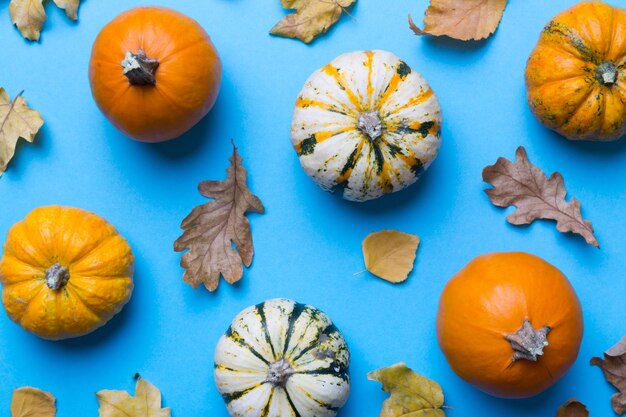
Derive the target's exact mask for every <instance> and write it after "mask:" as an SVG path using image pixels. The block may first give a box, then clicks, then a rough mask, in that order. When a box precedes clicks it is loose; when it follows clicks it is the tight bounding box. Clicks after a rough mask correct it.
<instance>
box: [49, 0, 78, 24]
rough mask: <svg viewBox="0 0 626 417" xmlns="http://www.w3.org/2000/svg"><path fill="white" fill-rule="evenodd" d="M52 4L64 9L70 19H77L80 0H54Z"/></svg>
mask: <svg viewBox="0 0 626 417" xmlns="http://www.w3.org/2000/svg"><path fill="white" fill-rule="evenodd" d="M54 4H56V5H57V7H59V8H61V9H63V10H65V14H66V15H67V17H69V18H70V19H72V20H76V19H78V6H80V0H54Z"/></svg>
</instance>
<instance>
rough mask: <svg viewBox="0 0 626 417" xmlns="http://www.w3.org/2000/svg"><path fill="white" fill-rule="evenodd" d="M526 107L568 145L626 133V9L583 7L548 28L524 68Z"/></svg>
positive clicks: (597, 4) (587, 4) (596, 4)
mask: <svg viewBox="0 0 626 417" xmlns="http://www.w3.org/2000/svg"><path fill="white" fill-rule="evenodd" d="M526 88H527V92H528V95H527V97H528V103H529V104H530V108H531V109H532V111H533V113H534V114H535V116H536V117H537V118H538V119H539V120H540V121H541V123H543V124H544V125H545V126H547V127H549V128H550V129H553V130H555V131H556V132H558V133H560V134H561V135H563V136H565V137H567V138H568V139H572V140H595V141H609V140H616V139H619V138H620V137H621V136H623V135H624V134H626V10H625V9H622V8H620V7H613V6H610V5H608V4H606V3H603V2H583V3H579V4H577V5H575V6H573V7H572V8H570V9H568V10H566V11H564V12H563V13H561V14H559V15H557V16H556V17H555V18H554V19H552V21H550V23H548V24H547V25H546V27H545V28H544V29H543V32H542V33H541V37H540V38H539V42H538V44H537V46H536V48H535V50H534V51H533V52H532V54H531V55H530V58H529V60H528V64H527V66H526Z"/></svg>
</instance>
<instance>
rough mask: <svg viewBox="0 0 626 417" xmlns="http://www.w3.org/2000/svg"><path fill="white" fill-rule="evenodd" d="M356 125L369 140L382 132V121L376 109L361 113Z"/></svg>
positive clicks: (379, 135)
mask: <svg viewBox="0 0 626 417" xmlns="http://www.w3.org/2000/svg"><path fill="white" fill-rule="evenodd" d="M356 126H357V128H358V129H359V130H360V131H361V133H363V134H364V135H365V136H366V137H367V138H369V139H370V140H376V139H378V138H379V137H381V136H382V134H383V122H382V121H381V120H380V116H379V115H378V112H377V111H368V112H364V113H361V114H360V115H359V121H358V122H357V125H356Z"/></svg>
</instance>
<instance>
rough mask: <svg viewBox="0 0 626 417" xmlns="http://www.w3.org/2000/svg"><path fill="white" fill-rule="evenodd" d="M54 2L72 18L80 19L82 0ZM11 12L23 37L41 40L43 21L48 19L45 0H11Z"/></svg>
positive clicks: (55, 0) (14, 22) (12, 18)
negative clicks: (79, 11)
mask: <svg viewBox="0 0 626 417" xmlns="http://www.w3.org/2000/svg"><path fill="white" fill-rule="evenodd" d="M54 4H56V5H57V6H58V7H60V8H61V9H64V10H65V14H66V15H67V17H69V18H70V19H72V20H77V19H78V6H79V5H80V0H54ZM9 14H10V15H11V21H12V22H13V24H14V25H15V26H17V28H18V29H19V31H20V33H21V34H22V36H23V37H25V38H26V39H28V40H31V41H37V40H39V36H40V35H41V28H42V27H43V22H45V21H46V11H45V10H44V8H43V0H11V3H9Z"/></svg>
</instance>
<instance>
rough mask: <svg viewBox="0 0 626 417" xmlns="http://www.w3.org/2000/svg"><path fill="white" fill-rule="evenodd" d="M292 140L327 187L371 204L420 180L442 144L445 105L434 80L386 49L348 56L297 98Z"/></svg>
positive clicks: (308, 170) (314, 176) (318, 73)
mask: <svg viewBox="0 0 626 417" xmlns="http://www.w3.org/2000/svg"><path fill="white" fill-rule="evenodd" d="M291 142H292V144H293V146H294V148H295V150H296V152H297V153H298V157H299V159H300V164H301V165H302V167H303V169H304V170H305V172H306V173H307V175H309V176H310V177H311V178H312V179H313V180H314V181H315V182H316V183H317V184H318V185H319V186H320V187H322V188H323V189H325V190H327V191H334V190H336V189H342V190H343V197H344V198H345V199H348V200H352V201H366V200H371V199H374V198H378V197H380V196H382V195H383V194H386V193H390V192H395V191H398V190H401V189H403V188H405V187H408V186H409V185H411V184H413V183H414V182H415V181H417V179H418V178H419V176H420V175H421V174H422V172H423V171H424V170H426V169H427V168H428V167H429V166H430V164H431V163H432V162H433V160H434V159H435V157H436V156H437V153H438V151H439V147H440V145H441V107H440V105H439V101H438V100H437V97H436V95H435V94H434V92H433V90H432V89H431V88H430V86H429V85H428V83H427V82H426V80H425V79H424V78H423V77H422V76H421V75H420V74H418V73H417V72H416V71H414V70H412V69H411V68H410V67H409V66H408V65H407V64H406V63H405V62H404V61H402V60H401V59H400V58H398V57H397V56H396V55H394V54H392V53H390V52H386V51H360V52H351V53H347V54H343V55H341V56H339V57H337V58H335V59H334V60H333V61H332V62H331V63H330V64H328V65H326V66H324V67H322V68H320V69H319V70H317V71H315V72H314V73H313V74H312V75H311V76H310V77H309V79H308V80H307V81H306V83H305V85H304V87H303V89H302V91H301V92H300V94H299V95H298V99H297V100H296V104H295V108H294V113H293V119H292V124H291Z"/></svg>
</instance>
